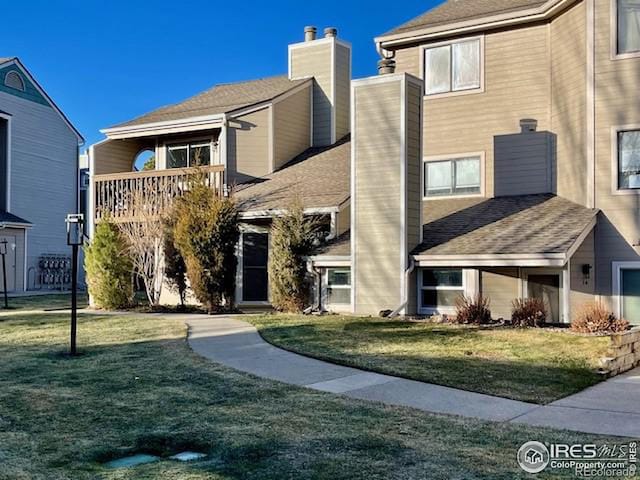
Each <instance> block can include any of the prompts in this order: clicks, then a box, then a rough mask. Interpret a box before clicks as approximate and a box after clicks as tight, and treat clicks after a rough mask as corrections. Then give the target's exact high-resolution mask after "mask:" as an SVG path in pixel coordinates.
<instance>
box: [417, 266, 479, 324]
mask: <svg viewBox="0 0 640 480" xmlns="http://www.w3.org/2000/svg"><path fill="white" fill-rule="evenodd" d="M425 270H461V271H462V286H461V287H424V286H423V275H424V271H425ZM472 276H473V278H471V277H472ZM477 278H478V275H477V270H476V271H473V270H467V269H464V268H459V267H423V268H420V269H419V270H418V313H419V314H420V315H455V313H456V307H455V306H453V307H443V308H437V307H435V308H434V307H432V306H425V305H423V304H422V291H423V290H435V291H437V290H456V291H459V292H460V293H461V294H462V295H465V296H470V295H472V294H473V293H475V292H477V290H478V287H477V285H473V284H474V283H477V281H478V280H477Z"/></svg>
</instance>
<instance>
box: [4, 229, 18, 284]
mask: <svg viewBox="0 0 640 480" xmlns="http://www.w3.org/2000/svg"><path fill="white" fill-rule="evenodd" d="M4 240H6V241H7V255H6V257H5V262H6V267H7V291H8V292H13V291H14V290H15V289H16V237H14V236H10V235H0V242H2V241H4ZM4 289H5V285H4V283H3V281H2V257H1V256H0V292H3V291H4Z"/></svg>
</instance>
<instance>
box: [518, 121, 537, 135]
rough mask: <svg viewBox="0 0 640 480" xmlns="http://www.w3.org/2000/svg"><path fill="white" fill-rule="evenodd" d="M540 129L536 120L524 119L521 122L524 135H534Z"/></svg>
mask: <svg viewBox="0 0 640 480" xmlns="http://www.w3.org/2000/svg"><path fill="white" fill-rule="evenodd" d="M537 129H538V121H537V120H536V119H535V118H523V119H522V120H520V131H521V132H522V133H534V132H535V131H536V130H537Z"/></svg>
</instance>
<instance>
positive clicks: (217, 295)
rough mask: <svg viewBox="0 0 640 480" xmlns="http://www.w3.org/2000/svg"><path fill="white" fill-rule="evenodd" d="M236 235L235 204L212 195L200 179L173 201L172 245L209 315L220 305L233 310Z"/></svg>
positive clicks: (237, 235) (228, 199)
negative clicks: (174, 206)
mask: <svg viewBox="0 0 640 480" xmlns="http://www.w3.org/2000/svg"><path fill="white" fill-rule="evenodd" d="M239 235H240V233H239V230H238V209H237V206H236V204H235V202H234V201H233V200H232V199H231V198H220V197H218V196H217V195H215V194H214V192H213V190H211V189H210V188H209V187H208V186H207V185H206V184H205V183H204V179H199V180H197V181H194V182H193V183H192V184H191V186H190V188H189V191H188V192H187V193H186V194H185V195H184V196H183V197H182V198H180V199H178V201H177V202H176V225H175V229H174V243H175V245H176V247H177V248H178V250H179V251H180V254H181V255H182V258H184V262H185V265H186V267H187V277H188V278H189V284H190V285H191V288H192V289H193V293H194V295H195V296H196V298H197V299H198V300H199V301H200V302H201V303H202V304H203V305H204V306H205V307H206V308H207V310H208V311H209V313H213V312H214V311H216V310H218V309H220V308H221V306H222V304H223V303H224V305H225V306H226V307H227V308H228V309H232V308H233V303H234V298H233V295H234V293H235V278H236V267H237V265H238V260H237V258H236V255H235V253H236V251H235V249H236V244H237V242H238V238H239Z"/></svg>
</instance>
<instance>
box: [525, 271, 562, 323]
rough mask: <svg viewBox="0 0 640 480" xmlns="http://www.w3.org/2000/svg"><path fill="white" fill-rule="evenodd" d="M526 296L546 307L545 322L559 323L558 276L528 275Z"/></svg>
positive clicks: (551, 274)
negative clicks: (542, 303)
mask: <svg viewBox="0 0 640 480" xmlns="http://www.w3.org/2000/svg"><path fill="white" fill-rule="evenodd" d="M527 290H528V291H527V296H528V297H529V298H539V299H540V300H542V301H543V302H544V304H545V305H546V306H547V322H551V323H560V318H561V317H560V274H553V273H550V274H533V275H532V274H529V275H528V277H527Z"/></svg>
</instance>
